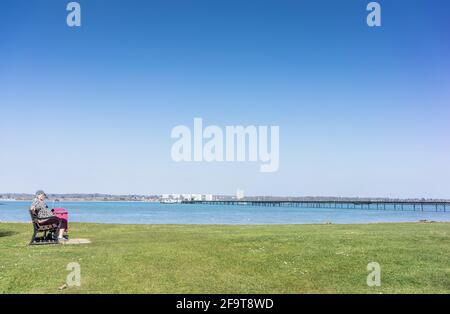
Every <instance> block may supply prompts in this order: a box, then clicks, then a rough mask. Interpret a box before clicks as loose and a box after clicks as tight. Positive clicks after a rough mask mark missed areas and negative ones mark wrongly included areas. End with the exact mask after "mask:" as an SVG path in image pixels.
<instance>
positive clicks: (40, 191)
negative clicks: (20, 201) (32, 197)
mask: <svg viewBox="0 0 450 314" xmlns="http://www.w3.org/2000/svg"><path fill="white" fill-rule="evenodd" d="M41 194H44V196H45V197H46V196H47V195H46V194H45V192H44V191H42V190H39V191H37V192H36V196H39V195H41Z"/></svg>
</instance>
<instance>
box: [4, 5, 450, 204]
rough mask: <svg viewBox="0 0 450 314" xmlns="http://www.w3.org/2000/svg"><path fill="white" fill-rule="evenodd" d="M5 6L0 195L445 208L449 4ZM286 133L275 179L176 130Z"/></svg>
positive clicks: (449, 166)
mask: <svg viewBox="0 0 450 314" xmlns="http://www.w3.org/2000/svg"><path fill="white" fill-rule="evenodd" d="M68 2H69V1H64V0H58V1H56V0H55V1H50V0H47V1H43V0H6V1H2V3H1V10H0V109H1V120H0V165H1V167H0V192H34V191H35V190H36V189H40V188H42V189H45V190H46V191H48V192H50V193H68V192H100V193H127V194H128V193H144V194H150V193H171V192H185V193H189V192H193V193H194V192H197V193H218V194H222V193H226V194H232V193H235V191H236V189H237V188H241V189H244V190H245V192H246V194H248V195H261V194H273V195H323V196H325V195H336V196H389V197H439V198H450V181H449V178H450V142H449V135H450V58H449V56H450V2H449V1H446V0H433V1H426V0H419V1H400V0H397V1H379V2H380V4H381V6H382V26H381V27H380V28H376V29H374V28H369V27H368V26H367V24H366V15H367V13H368V12H366V5H367V3H368V2H369V1H368V0H364V1H363V0H353V1H331V0H330V1H324V0H314V1H313V0H308V1H300V0H296V1H279V0H277V1H270V0H264V1H257V0H239V1H235V0H202V1H200V0H190V1H186V0H171V1H166V0H164V1H163V0H160V1H115V0H114V1H112V0H108V1H106V0H103V1H102V0H89V1H86V0H83V1H79V3H80V4H81V9H82V26H81V28H79V29H73V28H69V27H68V26H67V25H66V15H67V12H66V10H65V7H66V4H67V3H68ZM194 117H202V118H203V119H204V123H205V124H215V125H219V126H225V125H238V124H241V125H250V124H251V125H279V126H280V168H279V171H278V172H275V173H260V172H259V165H258V164H256V163H175V162H173V161H172V160H171V158H170V147H171V145H172V143H173V140H172V139H171V138H170V132H171V129H172V128H173V127H174V126H176V125H179V124H186V125H192V121H193V118H194Z"/></svg>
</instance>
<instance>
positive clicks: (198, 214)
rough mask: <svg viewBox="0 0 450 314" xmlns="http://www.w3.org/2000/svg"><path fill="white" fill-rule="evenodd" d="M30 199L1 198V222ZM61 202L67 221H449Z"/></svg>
mask: <svg viewBox="0 0 450 314" xmlns="http://www.w3.org/2000/svg"><path fill="white" fill-rule="evenodd" d="M30 204H31V202H22V201H1V200H0V221H1V222H29V221H30V215H29V213H28V208H29V206H30ZM47 204H48V206H49V207H50V208H56V207H62V208H65V209H67V210H68V212H69V221H70V222H93V223H114V224H237V225H238V224H324V223H333V224H362V223H379V222H417V221H421V220H428V221H445V222H450V209H449V208H447V210H446V212H444V211H443V210H439V211H437V212H436V211H435V210H433V208H427V209H426V210H425V211H423V212H422V211H413V210H412V208H407V207H406V208H405V209H404V210H403V211H401V210H394V209H386V210H376V209H359V208H355V209H342V208H298V207H266V206H248V205H244V206H243V205H203V204H202V205H198V204H160V203H149V202H55V203H54V202H51V201H50V202H48V203H47Z"/></svg>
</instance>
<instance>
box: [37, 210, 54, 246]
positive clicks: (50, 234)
mask: <svg viewBox="0 0 450 314" xmlns="http://www.w3.org/2000/svg"><path fill="white" fill-rule="evenodd" d="M30 216H31V222H32V223H33V236H32V237H31V241H30V245H39V244H58V231H59V228H60V226H59V224H51V225H43V224H41V223H40V222H39V218H38V216H37V215H36V213H35V212H34V211H32V210H30ZM39 234H41V235H39Z"/></svg>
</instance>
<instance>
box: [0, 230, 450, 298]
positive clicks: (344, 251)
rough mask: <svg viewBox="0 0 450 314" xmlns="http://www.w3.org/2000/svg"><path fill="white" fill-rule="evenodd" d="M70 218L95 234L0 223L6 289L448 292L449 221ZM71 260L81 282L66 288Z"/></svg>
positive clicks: (0, 285)
mask: <svg viewBox="0 0 450 314" xmlns="http://www.w3.org/2000/svg"><path fill="white" fill-rule="evenodd" d="M70 227H71V230H70V234H71V237H73V238H89V239H90V240H91V241H92V243H91V244H86V245H77V246H76V245H73V246H69V245H65V246H63V245H51V246H28V245H27V244H28V241H29V238H30V235H31V225H30V224H21V223H0V293H450V224H449V223H402V224H367V225H258V226H249V225H246V226H224V225H107V224H85V223H71V225H70ZM70 262H78V263H79V264H80V266H81V287H69V288H67V289H64V290H61V291H60V290H58V287H60V286H61V285H62V284H64V283H65V280H66V276H67V275H68V274H69V271H67V270H66V266H67V264H68V263H70ZM369 262H378V263H379V264H380V265H381V287H368V286H367V284H366V277H367V275H368V273H369V272H368V271H367V269H366V267H367V264H368V263H369Z"/></svg>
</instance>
